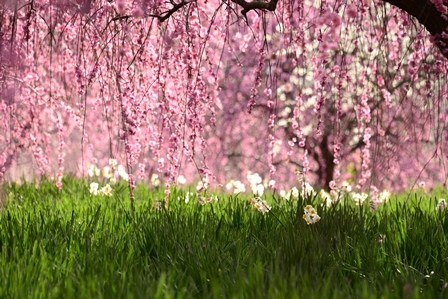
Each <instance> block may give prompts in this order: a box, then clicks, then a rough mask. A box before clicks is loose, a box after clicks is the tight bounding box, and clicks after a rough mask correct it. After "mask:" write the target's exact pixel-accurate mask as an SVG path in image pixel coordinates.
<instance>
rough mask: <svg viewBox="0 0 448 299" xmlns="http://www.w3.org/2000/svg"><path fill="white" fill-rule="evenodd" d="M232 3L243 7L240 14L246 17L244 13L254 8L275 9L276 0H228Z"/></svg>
mask: <svg viewBox="0 0 448 299" xmlns="http://www.w3.org/2000/svg"><path fill="white" fill-rule="evenodd" d="M230 1H232V2H233V3H236V4H238V5H239V6H241V7H242V8H243V10H242V11H241V14H242V15H243V16H244V17H246V14H247V13H248V12H249V11H251V10H254V9H262V10H269V11H275V10H276V9H277V2H278V0H271V1H269V2H265V1H252V2H247V1H245V0H230Z"/></svg>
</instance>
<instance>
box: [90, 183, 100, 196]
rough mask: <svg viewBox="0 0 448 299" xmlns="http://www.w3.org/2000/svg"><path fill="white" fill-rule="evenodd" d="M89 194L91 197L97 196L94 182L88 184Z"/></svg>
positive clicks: (96, 187) (96, 184)
mask: <svg viewBox="0 0 448 299" xmlns="http://www.w3.org/2000/svg"><path fill="white" fill-rule="evenodd" d="M90 194H92V195H97V194H98V183H95V182H92V183H90Z"/></svg>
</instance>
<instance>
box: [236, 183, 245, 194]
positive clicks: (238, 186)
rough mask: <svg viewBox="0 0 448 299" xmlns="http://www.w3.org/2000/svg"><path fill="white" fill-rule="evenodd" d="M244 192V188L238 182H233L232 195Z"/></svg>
mask: <svg viewBox="0 0 448 299" xmlns="http://www.w3.org/2000/svg"><path fill="white" fill-rule="evenodd" d="M244 192H246V186H244V184H243V183H241V182H240V181H235V182H233V194H239V193H244Z"/></svg>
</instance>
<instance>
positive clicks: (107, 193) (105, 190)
mask: <svg viewBox="0 0 448 299" xmlns="http://www.w3.org/2000/svg"><path fill="white" fill-rule="evenodd" d="M98 194H100V195H104V196H112V187H111V186H110V185H109V184H107V185H106V186H104V187H103V188H101V189H100V190H99V191H98Z"/></svg>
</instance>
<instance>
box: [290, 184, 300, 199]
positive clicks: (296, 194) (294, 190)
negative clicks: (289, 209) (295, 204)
mask: <svg viewBox="0 0 448 299" xmlns="http://www.w3.org/2000/svg"><path fill="white" fill-rule="evenodd" d="M291 198H292V199H298V198H299V190H298V189H297V188H296V187H293V188H292V189H291Z"/></svg>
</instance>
